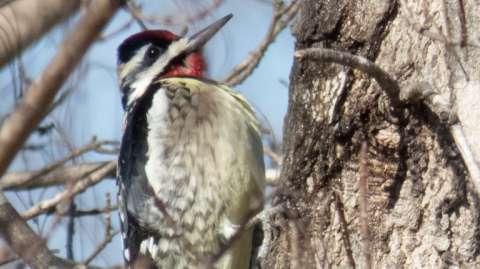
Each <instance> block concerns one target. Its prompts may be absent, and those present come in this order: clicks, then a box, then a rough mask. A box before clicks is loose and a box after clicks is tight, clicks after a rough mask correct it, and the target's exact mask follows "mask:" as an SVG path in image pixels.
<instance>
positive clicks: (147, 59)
mask: <svg viewBox="0 0 480 269" xmlns="http://www.w3.org/2000/svg"><path fill="white" fill-rule="evenodd" d="M164 51H165V49H164V48H161V47H158V46H155V45H151V46H150V47H148V48H147V51H146V52H145V56H144V57H143V62H144V64H145V65H151V64H153V62H155V61H156V60H157V59H158V57H160V55H161V54H162V53H163V52H164Z"/></svg>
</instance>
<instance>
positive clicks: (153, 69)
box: [117, 14, 232, 108]
mask: <svg viewBox="0 0 480 269" xmlns="http://www.w3.org/2000/svg"><path fill="white" fill-rule="evenodd" d="M231 17H232V14H229V15H227V16H225V17H223V18H221V19H220V20H218V21H216V22H214V23H213V24H211V25H209V26H207V27H206V28H204V29H203V30H201V31H200V32H198V33H196V34H194V35H193V36H191V37H180V36H178V35H176V34H174V33H172V32H169V31H166V30H147V31H143V32H140V33H137V34H134V35H132V36H130V37H129V38H127V39H126V40H125V41H123V43H122V44H121V45H120V46H119V47H118V68H117V74H118V81H119V84H120V89H121V91H122V95H123V96H122V104H123V107H124V108H126V107H127V106H128V105H129V104H131V103H133V102H134V101H135V100H136V99H137V98H139V97H140V96H142V95H143V93H144V92H145V91H146V90H147V88H148V86H149V85H150V84H151V83H152V82H153V81H154V80H156V79H159V78H163V77H172V76H193V77H202V76H203V73H204V71H205V61H204V58H203V56H202V54H201V52H200V50H201V48H202V47H203V45H204V44H205V43H206V42H207V41H208V40H210V38H211V37H212V36H213V35H215V33H217V32H218V31H219V30H220V29H221V28H222V27H223V25H225V23H227V21H228V20H230V18H231Z"/></svg>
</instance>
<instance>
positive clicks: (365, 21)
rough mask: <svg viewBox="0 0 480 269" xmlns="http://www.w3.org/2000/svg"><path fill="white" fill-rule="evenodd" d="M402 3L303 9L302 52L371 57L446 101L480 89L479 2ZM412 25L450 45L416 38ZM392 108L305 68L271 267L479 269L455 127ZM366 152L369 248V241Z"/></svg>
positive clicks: (370, 89) (372, 93) (289, 121)
mask: <svg viewBox="0 0 480 269" xmlns="http://www.w3.org/2000/svg"><path fill="white" fill-rule="evenodd" d="M464 2H465V3H464ZM467 2H468V3H467ZM402 3H404V4H406V5H401V3H400V2H399V1H395V0H392V1H378V0H363V1H349V0H338V1H319V0H306V1H303V2H302V4H301V7H300V14H299V17H298V19H297V21H296V24H295V25H294V28H293V33H294V36H295V37H296V40H297V41H296V49H304V48H312V47H325V48H333V49H336V50H341V51H347V52H350V53H352V54H356V55H362V56H364V57H366V58H368V59H370V60H371V61H374V62H376V63H377V64H378V65H379V66H380V67H382V68H383V69H384V70H385V71H386V72H388V73H389V74H391V76H393V77H394V78H395V79H397V80H398V82H399V84H400V85H407V84H411V83H418V82H426V83H429V84H430V85H432V86H433V88H434V89H436V90H437V91H439V92H440V93H442V94H445V95H446V96H447V97H448V96H454V94H455V93H457V92H459V91H460V90H461V89H462V87H464V86H465V84H466V80H467V79H466V77H467V76H468V78H469V79H470V80H479V77H480V73H479V72H478V70H477V69H476V68H477V66H478V61H479V60H478V59H479V57H478V53H479V50H478V48H476V47H469V46H464V47H461V46H459V44H461V43H468V42H467V41H468V40H478V34H477V33H475V31H476V29H477V28H476V25H478V17H479V14H478V12H476V10H478V3H474V1H448V3H445V2H444V1H443V0H432V1H413V0H412V1H402ZM463 4H465V6H464V8H463V10H464V13H465V18H466V23H465V22H463V23H462V17H463V15H462V12H463V11H462V9H461V8H460V5H463ZM407 8H408V9H407ZM408 10H409V11H408ZM407 11H408V12H407ZM410 13H412V14H410ZM409 20H411V21H413V22H415V23H418V24H419V25H421V26H422V27H424V29H426V30H428V31H437V33H439V32H440V31H442V32H443V33H444V35H445V37H446V38H447V39H446V40H448V41H445V40H443V41H442V40H435V39H432V38H431V37H428V36H427V34H426V33H425V32H422V31H423V30H421V29H420V31H421V32H422V33H419V32H417V31H416V30H415V25H412V22H409ZM465 26H466V27H465ZM440 36H442V35H440ZM459 61H460V62H461V63H462V65H463V66H464V68H465V71H466V74H467V75H465V74H463V72H462V70H461V66H460V65H459ZM391 110H392V106H391V103H390V102H389V100H388V98H387V97H386V95H385V93H384V91H382V90H381V89H380V88H379V86H378V85H377V84H376V83H375V82H374V81H373V80H372V79H371V78H369V77H368V76H367V75H365V74H363V73H361V72H359V71H358V70H353V69H351V68H349V67H345V66H340V65H336V64H331V63H319V62H318V61H313V60H311V59H308V58H305V59H297V60H295V63H294V66H293V69H292V73H291V84H290V94H289V108H288V115H287V118H286V120H285V134H284V137H285V141H284V145H285V148H284V152H285V160H284V163H283V171H282V179H283V180H284V181H283V182H282V185H281V189H280V191H279V195H278V196H277V197H276V199H275V203H276V204H283V205H284V207H285V212H284V213H283V214H278V215H275V216H273V217H272V220H271V222H272V223H273V227H272V229H271V236H272V240H273V241H272V242H271V243H270V246H271V249H270V250H269V253H268V255H267V258H266V259H265V264H264V267H265V268H368V267H369V266H368V263H367V262H366V259H367V257H368V256H369V255H370V256H371V258H372V263H373V267H374V268H459V267H460V268H479V267H480V257H479V250H480V245H479V227H480V226H479V221H480V218H479V213H478V208H479V203H478V196H477V194H476V193H475V191H474V190H473V189H472V187H471V184H470V182H469V176H468V173H467V170H466V168H465V166H464V164H463V162H462V159H461V157H460V156H459V154H458V149H457V147H456V146H455V144H454V141H453V139H452V137H451V135H450V133H449V132H448V128H447V126H445V124H444V123H441V122H440V121H439V119H438V118H437V117H435V115H434V114H433V113H431V111H430V110H429V109H428V108H427V107H426V106H425V105H422V104H415V105H407V106H406V107H405V108H404V109H401V110H400V112H401V113H400V114H393V113H391ZM363 142H366V143H367V144H368V153H367V155H368V158H366V160H365V161H366V162H367V170H368V174H369V176H368V181H369V182H368V188H369V190H368V195H367V201H368V204H367V206H368V223H369V225H368V226H369V229H370V239H368V238H366V234H365V233H362V232H361V231H362V229H361V221H362V217H361V216H360V204H359V202H360V200H361V199H360V197H359V184H358V182H359V177H360V175H359V168H360V161H361V160H360V157H359V152H360V148H361V144H362V143H363ZM366 243H369V244H370V248H369V249H367V250H365V248H364V246H365V244H366Z"/></svg>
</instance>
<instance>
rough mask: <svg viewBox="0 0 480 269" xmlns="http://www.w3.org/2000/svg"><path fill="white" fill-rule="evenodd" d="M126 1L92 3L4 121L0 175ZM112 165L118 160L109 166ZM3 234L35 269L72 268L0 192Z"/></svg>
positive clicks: (1, 135)
mask: <svg viewBox="0 0 480 269" xmlns="http://www.w3.org/2000/svg"><path fill="white" fill-rule="evenodd" d="M42 3H43V1H42ZM123 3H124V2H123V1H120V0H97V1H94V2H90V5H89V6H88V7H87V8H86V11H85V13H84V15H83V17H82V18H81V19H80V21H79V22H78V24H77V27H76V28H75V31H73V32H72V33H70V34H69V35H68V36H67V37H66V38H65V40H64V42H63V43H62V46H61V47H60V49H59V52H58V53H57V55H56V56H55V57H54V59H53V60H52V61H51V62H50V64H49V65H48V66H47V67H46V68H45V71H44V72H43V73H42V75H41V77H40V78H39V79H37V80H36V81H35V82H33V84H32V85H31V86H30V88H29V89H28V90H27V92H26V93H25V96H24V98H23V99H22V100H21V103H20V104H19V105H17V107H16V109H15V111H14V112H13V113H12V114H11V115H10V116H9V117H8V118H7V119H6V120H5V122H4V123H3V125H2V128H1V129H0V175H3V174H4V173H5V171H6V170H7V168H8V166H9V165H10V163H11V162H12V160H13V159H14V157H15V155H16V154H17V152H18V151H19V150H20V148H21V146H22V145H23V144H24V143H25V141H26V140H27V138H28V136H29V135H30V133H31V132H32V130H33V129H34V128H35V127H36V126H37V125H38V123H40V121H41V120H42V119H43V117H44V116H45V114H46V112H47V111H48V109H49V107H50V105H51V104H52V102H53V99H54V97H55V95H56V93H57V92H58V91H59V89H60V87H61V86H62V84H63V83H64V82H65V80H66V79H67V77H68V76H69V74H70V73H71V71H72V70H73V69H74V68H75V66H76V65H77V64H78V63H79V61H80V60H81V58H82V57H83V55H84V54H85V53H86V51H87V49H88V48H89V47H90V45H91V44H92V43H93V41H94V40H95V39H96V38H97V36H98V35H99V33H100V32H101V30H102V29H103V28H104V27H105V26H106V24H107V23H108V22H109V21H110V18H111V17H112V16H113V15H114V14H115V12H116V11H117V10H118V8H119V7H120V6H121V5H122V4H123ZM29 8H31V7H29ZM41 9H42V10H44V9H45V8H44V7H42V8H41ZM32 10H34V9H32ZM113 165H115V163H111V164H109V165H106V167H108V166H113ZM81 183H84V182H83V181H82V182H79V183H77V184H76V185H75V186H78V188H82V184H81ZM86 183H87V182H85V183H84V184H86ZM0 236H2V237H3V238H5V240H6V241H7V243H8V244H9V246H10V247H11V248H12V250H13V251H14V252H15V253H16V254H17V255H18V256H19V257H21V258H22V259H23V260H24V261H25V262H26V263H27V264H28V265H30V266H31V267H32V268H73V266H72V264H71V263H69V262H65V261H63V260H62V259H60V258H58V257H56V256H54V255H53V254H52V253H51V252H50V250H49V249H48V247H47V245H46V243H45V242H44V241H43V240H42V238H40V237H39V236H38V235H37V234H35V232H33V230H32V229H31V228H30V227H29V226H28V224H27V223H26V222H25V221H24V220H23V219H22V217H20V215H19V214H18V212H17V211H16V210H15V209H14V208H13V207H12V205H11V204H10V203H9V202H8V200H7V199H6V198H5V196H4V195H3V192H1V191H0Z"/></svg>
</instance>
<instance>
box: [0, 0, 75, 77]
mask: <svg viewBox="0 0 480 269" xmlns="http://www.w3.org/2000/svg"><path fill="white" fill-rule="evenodd" d="M81 2H82V1H79V0H70V1H64V0H43V1H37V0H16V1H2V2H0V6H1V9H0V29H1V31H0V68H1V67H3V66H4V65H5V64H7V63H8V62H10V61H11V60H12V59H13V58H14V57H16V56H17V55H18V54H19V53H21V52H22V51H23V50H24V49H25V48H27V47H28V46H30V45H31V44H32V43H33V42H35V41H36V40H37V39H39V38H40V37H42V36H43V35H44V34H45V33H46V32H48V31H49V30H50V29H51V28H52V27H53V26H55V25H56V24H57V23H59V22H61V21H63V20H65V19H67V18H68V17H70V16H71V15H72V14H73V13H74V12H75V11H77V9H78V7H79V6H80V3H81Z"/></svg>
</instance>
